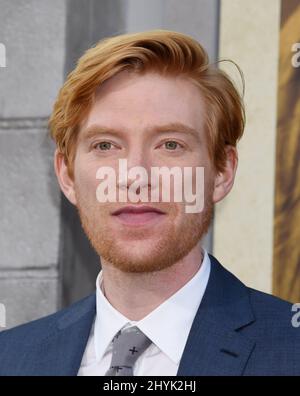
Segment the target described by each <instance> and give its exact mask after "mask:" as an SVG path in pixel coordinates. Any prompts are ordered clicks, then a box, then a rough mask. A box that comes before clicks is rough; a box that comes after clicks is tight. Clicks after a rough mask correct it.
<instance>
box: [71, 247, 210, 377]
mask: <svg viewBox="0 0 300 396" xmlns="http://www.w3.org/2000/svg"><path fill="white" fill-rule="evenodd" d="M203 251H204V258H203V262H202V265H201V267H200V269H199V270H198V271H197V273H196V274H195V275H194V276H193V278H192V279H190V280H189V281H188V282H187V283H186V284H185V285H184V286H183V287H181V289H179V290H178V291H177V292H176V293H174V294H173V295H172V296H171V297H169V298H168V299H167V300H165V301H164V302H163V303H162V304H161V305H159V306H158V307H157V308H156V309H154V310H153V311H152V312H150V313H149V314H148V315H147V316H145V317H144V318H143V319H141V320H139V321H132V320H129V319H128V318H126V317H125V316H124V315H122V314H121V313H120V312H119V311H117V310H116V309H115V308H114V307H113V306H112V305H111V304H110V303H109V301H108V300H107V299H106V297H105V296H104V294H103V291H102V271H100V273H99V275H98V277H97V281H96V317H95V321H94V324H93V327H92V329H91V333H90V337H89V340H88V343H87V345H86V349H85V352H84V355H83V358H82V361H81V366H80V369H79V371H78V375H80V376H91V375H93V376H102V375H105V373H106V371H107V370H108V369H109V367H110V363H111V358H112V343H111V341H112V339H113V337H114V336H115V334H116V333H117V332H118V331H119V330H121V329H123V328H125V327H130V326H137V327H138V328H139V329H140V330H141V331H142V332H143V333H144V334H146V336H147V337H148V338H150V340H151V341H152V344H151V345H150V347H149V348H147V349H146V350H145V352H143V353H142V354H141V355H140V356H139V358H138V359H137V361H136V363H135V365H134V367H133V374H134V375H141V376H143V375H144V376H161V375H170V376H175V375H176V374H177V371H178V367H179V363H180V359H181V357H182V353H183V350H184V347H185V344H186V341H187V338H188V335H189V332H190V330H191V327H192V323H193V320H194V317H195V315H196V312H197V309H198V307H199V305H200V303H201V300H202V297H203V294H204V292H205V289H206V286H207V282H208V278H209V274H210V259H209V256H208V254H207V252H206V251H205V250H204V249H203Z"/></svg>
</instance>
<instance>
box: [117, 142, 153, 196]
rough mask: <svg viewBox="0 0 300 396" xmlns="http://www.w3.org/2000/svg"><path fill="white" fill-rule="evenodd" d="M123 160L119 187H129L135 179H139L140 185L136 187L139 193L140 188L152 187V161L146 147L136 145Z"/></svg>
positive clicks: (120, 168)
mask: <svg viewBox="0 0 300 396" xmlns="http://www.w3.org/2000/svg"><path fill="white" fill-rule="evenodd" d="M122 160H123V161H122V166H121V167H120V166H119V178H118V187H119V188H120V189H121V190H124V189H129V188H130V186H131V185H132V184H133V183H134V182H135V181H138V186H139V187H138V188H137V189H136V192H137V194H139V193H140V189H145V188H147V189H149V188H151V183H150V182H151V181H150V176H151V164H150V162H151V161H150V155H149V153H148V152H147V150H146V149H144V148H142V147H136V146H135V147H134V148H132V150H130V151H129V152H128V155H127V156H126V157H124V158H122Z"/></svg>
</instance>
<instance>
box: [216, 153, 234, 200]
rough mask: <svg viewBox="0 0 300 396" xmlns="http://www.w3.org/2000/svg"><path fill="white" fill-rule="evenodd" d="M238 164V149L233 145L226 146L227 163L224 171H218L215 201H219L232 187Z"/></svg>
mask: <svg viewBox="0 0 300 396" xmlns="http://www.w3.org/2000/svg"><path fill="white" fill-rule="evenodd" d="M237 165H238V154H237V150H236V148H235V147H233V146H227V147H226V165H225V169H224V171H223V172H221V173H218V174H217V176H216V178H215V187H214V193H213V202H214V203H216V202H219V201H221V200H222V199H223V198H225V197H226V195H227V194H228V193H229V191H230V190H231V189H232V186H233V183H234V179H235V174H236V170H237Z"/></svg>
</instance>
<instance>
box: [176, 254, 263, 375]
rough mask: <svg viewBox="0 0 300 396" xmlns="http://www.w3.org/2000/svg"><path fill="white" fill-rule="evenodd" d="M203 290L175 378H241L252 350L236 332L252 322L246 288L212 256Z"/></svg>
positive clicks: (247, 341) (250, 341)
mask: <svg viewBox="0 0 300 396" xmlns="http://www.w3.org/2000/svg"><path fill="white" fill-rule="evenodd" d="M210 260H211V274H210V278H209V282H208V285H207V289H206V291H205V294H204V296H203V299H202V302H201V304H200V307H199V309H198V312H197V314H196V316H195V319H194V322H193V325H192V328H191V331H190V334H189V337H188V340H187V343H186V346H185V349H184V352H183V355H182V359H181V361H180V365H179V369H178V373H177V375H178V376H181V375H241V374H242V373H243V371H244V368H245V366H246V364H247V361H248V359H249V356H250V354H251V352H252V350H253V349H254V346H255V343H254V342H253V340H250V339H248V338H247V337H245V336H244V335H243V334H242V333H241V332H240V331H239V330H240V329H241V328H242V327H245V326H248V325H250V324H251V323H253V322H254V320H255V318H254V314H253V311H252V308H251V305H250V301H249V294H248V290H247V288H246V287H245V286H244V285H243V284H242V283H241V282H240V281H239V280H238V279H237V278H235V277H234V276H233V275H232V274H231V273H229V272H228V271H226V270H225V269H224V268H223V267H222V266H221V264H220V263H219V262H218V261H217V260H216V259H215V258H214V257H213V256H210Z"/></svg>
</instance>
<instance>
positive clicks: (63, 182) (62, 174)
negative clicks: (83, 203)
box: [54, 149, 77, 205]
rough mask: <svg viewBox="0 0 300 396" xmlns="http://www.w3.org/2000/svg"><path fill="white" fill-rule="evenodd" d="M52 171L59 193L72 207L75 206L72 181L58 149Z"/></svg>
mask: <svg viewBox="0 0 300 396" xmlns="http://www.w3.org/2000/svg"><path fill="white" fill-rule="evenodd" d="M54 169H55V173H56V177H57V180H58V183H59V185H60V188H61V191H62V192H63V193H64V194H65V196H66V198H67V199H68V200H69V201H70V202H71V203H72V204H73V205H76V203H77V201H76V195H75V189H74V181H73V178H71V177H70V175H69V172H68V167H67V165H66V162H65V157H64V155H63V154H62V153H61V152H60V151H58V149H56V151H55V154H54Z"/></svg>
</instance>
